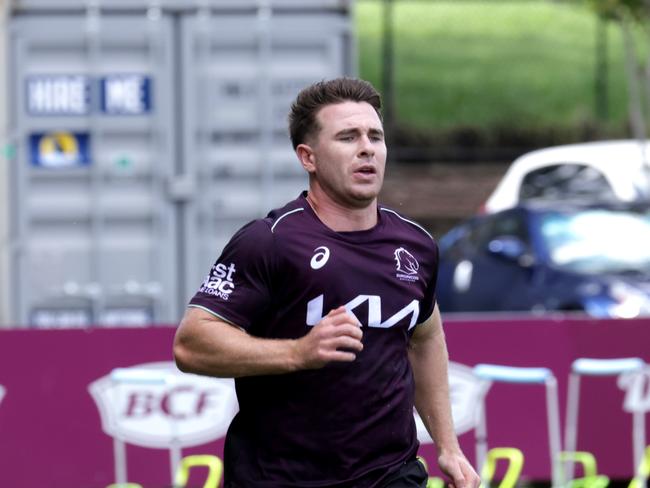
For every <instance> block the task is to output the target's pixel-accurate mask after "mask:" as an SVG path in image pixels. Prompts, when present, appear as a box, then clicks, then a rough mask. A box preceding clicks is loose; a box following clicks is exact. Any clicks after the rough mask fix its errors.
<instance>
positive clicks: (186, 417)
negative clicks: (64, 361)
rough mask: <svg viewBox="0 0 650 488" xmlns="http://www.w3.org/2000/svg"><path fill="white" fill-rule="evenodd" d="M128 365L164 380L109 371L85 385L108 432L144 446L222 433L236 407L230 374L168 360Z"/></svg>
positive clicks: (196, 441)
mask: <svg viewBox="0 0 650 488" xmlns="http://www.w3.org/2000/svg"><path fill="white" fill-rule="evenodd" d="M127 370H132V371H136V372H137V371H152V370H153V371H159V372H161V373H163V376H161V377H164V378H165V381H161V382H151V383H148V382H146V381H133V382H125V381H117V380H115V379H114V378H113V377H111V375H110V374H109V375H106V376H103V377H101V378H99V379H98V380H96V381H94V382H92V383H91V384H90V385H89V386H88V390H89V392H90V394H91V396H92V397H93V399H94V400H95V403H96V404H97V408H98V409H99V413H100V417H101V422H102V429H103V431H104V432H105V433H106V434H108V435H109V436H111V437H114V438H119V439H122V440H124V441H125V442H127V443H130V444H135V445H139V446H143V447H153V448H164V447H169V446H170V445H171V444H174V443H175V444H178V445H180V446H182V447H188V446H196V445H200V444H204V443H207V442H211V441H213V440H216V439H219V438H221V437H223V436H224V435H225V433H226V430H227V428H228V425H229V424H230V421H231V420H232V418H233V416H234V414H235V413H236V412H237V408H238V406H237V400H236V396H235V389H234V383H233V381H232V380H231V379H219V378H208V377H205V376H198V375H192V374H185V373H182V372H180V371H179V370H178V369H177V368H176V367H175V366H174V364H173V363H172V362H160V363H147V364H139V365H135V366H132V367H130V368H127Z"/></svg>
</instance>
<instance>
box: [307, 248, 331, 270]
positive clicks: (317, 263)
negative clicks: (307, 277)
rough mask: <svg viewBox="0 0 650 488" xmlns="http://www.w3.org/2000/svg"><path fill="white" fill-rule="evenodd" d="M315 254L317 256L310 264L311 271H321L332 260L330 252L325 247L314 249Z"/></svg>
mask: <svg viewBox="0 0 650 488" xmlns="http://www.w3.org/2000/svg"><path fill="white" fill-rule="evenodd" d="M314 252H315V253H316V254H314V257H312V258H311V261H310V262H309V264H310V265H311V269H321V268H322V267H323V266H325V263H327V260H328V259H329V258H330V250H329V249H327V248H326V247H325V246H320V247H317V248H316V249H314Z"/></svg>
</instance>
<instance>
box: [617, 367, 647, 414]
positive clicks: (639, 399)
mask: <svg viewBox="0 0 650 488" xmlns="http://www.w3.org/2000/svg"><path fill="white" fill-rule="evenodd" d="M618 387H619V388H620V389H621V390H625V400H623V410H625V411H626V412H632V413H633V412H636V413H645V412H650V367H646V368H644V369H639V370H637V371H630V372H629V373H623V374H622V375H620V376H619V377H618Z"/></svg>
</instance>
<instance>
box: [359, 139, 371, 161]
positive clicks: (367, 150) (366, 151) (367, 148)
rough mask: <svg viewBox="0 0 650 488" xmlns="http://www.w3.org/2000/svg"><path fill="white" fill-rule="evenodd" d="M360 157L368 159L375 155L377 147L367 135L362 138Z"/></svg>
mask: <svg viewBox="0 0 650 488" xmlns="http://www.w3.org/2000/svg"><path fill="white" fill-rule="evenodd" d="M359 144H360V147H359V156H362V157H368V156H374V155H375V146H374V145H373V144H372V141H371V140H370V138H369V137H368V136H367V135H363V136H362V137H361V138H360V143H359Z"/></svg>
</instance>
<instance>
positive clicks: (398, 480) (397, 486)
mask: <svg viewBox="0 0 650 488" xmlns="http://www.w3.org/2000/svg"><path fill="white" fill-rule="evenodd" d="M428 480H429V475H428V474H427V470H426V469H425V467H424V465H423V464H422V463H421V462H420V461H418V460H417V459H412V460H411V461H406V462H405V463H404V464H402V467H401V468H400V469H399V470H398V471H396V472H395V473H394V474H392V475H391V476H389V477H388V478H387V479H386V480H385V481H384V482H383V484H382V485H381V488H426V486H427V481H428Z"/></svg>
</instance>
